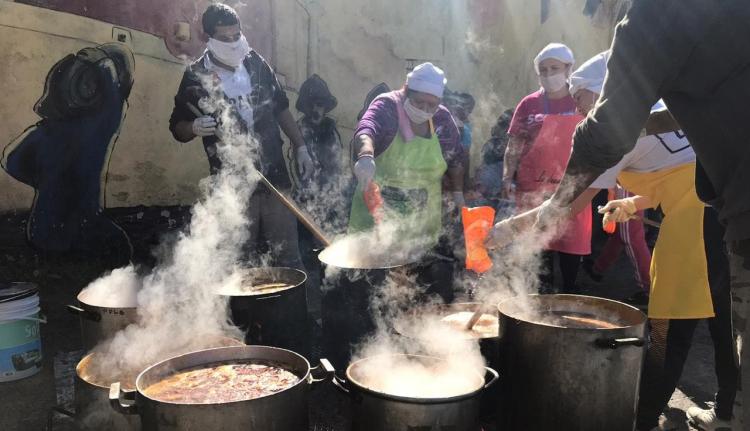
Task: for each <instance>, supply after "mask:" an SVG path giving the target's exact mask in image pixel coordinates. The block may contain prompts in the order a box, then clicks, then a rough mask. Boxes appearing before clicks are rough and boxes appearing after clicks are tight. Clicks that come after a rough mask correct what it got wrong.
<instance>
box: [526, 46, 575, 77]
mask: <svg viewBox="0 0 750 431" xmlns="http://www.w3.org/2000/svg"><path fill="white" fill-rule="evenodd" d="M548 58H554V59H555V60H560V61H562V62H563V63H565V64H569V65H570V66H571V67H573V65H574V64H576V59H575V57H573V51H571V50H570V48H568V47H567V46H565V45H563V44H562V43H550V44H549V45H547V46H545V47H544V49H542V50H541V51H539V54H537V55H536V57H535V58H534V70H535V71H536V73H537V75H538V74H539V63H541V62H542V61H544V60H546V59H548Z"/></svg>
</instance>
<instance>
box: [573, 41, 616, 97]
mask: <svg viewBox="0 0 750 431" xmlns="http://www.w3.org/2000/svg"><path fill="white" fill-rule="evenodd" d="M608 58H609V51H604V52H602V53H599V54H597V55H595V56H593V57H591V58H590V59H589V60H588V61H586V62H585V63H583V64H582V65H581V67H579V68H578V69H576V71H575V72H573V74H572V75H570V95H571V96H575V94H576V93H577V92H578V90H589V91H591V92H594V93H596V94H601V93H602V86H603V85H604V77H605V76H606V75H607V59H608Z"/></svg>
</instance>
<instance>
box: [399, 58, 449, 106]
mask: <svg viewBox="0 0 750 431" xmlns="http://www.w3.org/2000/svg"><path fill="white" fill-rule="evenodd" d="M447 82H448V80H447V79H445V73H444V72H443V70H442V69H441V68H439V67H437V66H435V65H434V64H432V63H422V64H420V65H419V66H417V67H415V68H414V70H412V71H411V72H410V73H409V74H408V75H406V86H407V87H409V90H415V91H421V92H422V93H427V94H432V95H433V96H437V97H439V98H441V99H442V98H443V91H444V90H445V84H446V83H447Z"/></svg>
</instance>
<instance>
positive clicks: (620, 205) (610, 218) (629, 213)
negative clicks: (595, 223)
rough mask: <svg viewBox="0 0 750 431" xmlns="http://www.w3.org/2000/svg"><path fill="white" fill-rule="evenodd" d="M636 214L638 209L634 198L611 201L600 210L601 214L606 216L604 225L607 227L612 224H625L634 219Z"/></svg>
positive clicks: (603, 221)
mask: <svg viewBox="0 0 750 431" xmlns="http://www.w3.org/2000/svg"><path fill="white" fill-rule="evenodd" d="M636 212H638V207H637V206H636V204H635V199H634V198H632V197H630V198H625V199H616V200H613V201H609V202H607V205H605V206H603V207H601V208H599V214H604V220H602V224H605V225H606V224H607V223H610V222H616V223H624V222H626V221H628V220H630V219H632V218H634V217H635V213H636Z"/></svg>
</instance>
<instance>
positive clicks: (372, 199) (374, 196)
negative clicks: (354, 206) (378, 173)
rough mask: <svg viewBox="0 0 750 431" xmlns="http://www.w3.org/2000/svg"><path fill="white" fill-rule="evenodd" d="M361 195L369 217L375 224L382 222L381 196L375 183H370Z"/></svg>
mask: <svg viewBox="0 0 750 431" xmlns="http://www.w3.org/2000/svg"><path fill="white" fill-rule="evenodd" d="M362 194H363V195H364V200H365V206H367V210H368V211H369V212H370V215H371V216H372V218H373V219H374V220H375V223H376V224H378V223H380V222H381V221H382V220H383V196H381V195H380V187H379V186H378V185H377V184H376V183H375V181H370V183H369V184H367V187H365V190H364V191H363V192H362Z"/></svg>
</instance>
